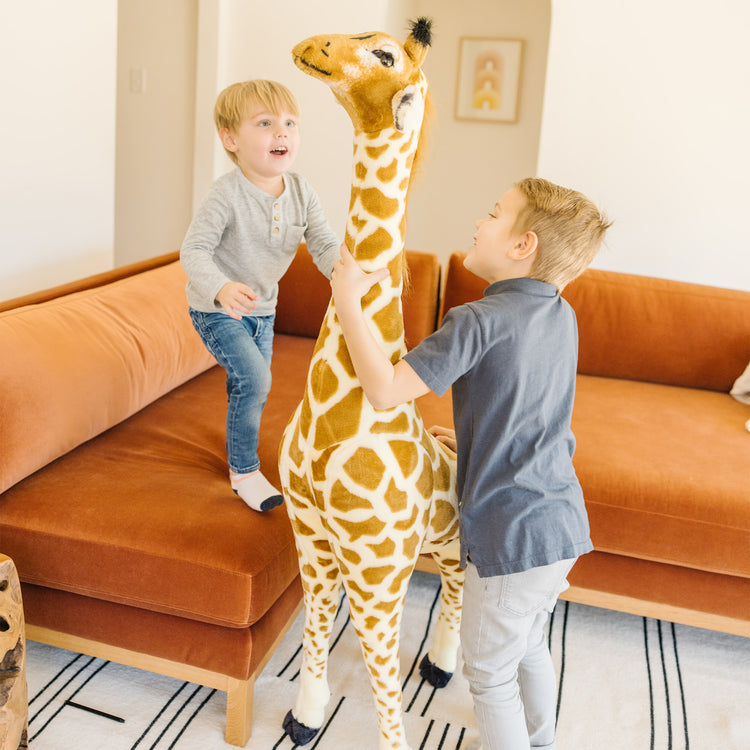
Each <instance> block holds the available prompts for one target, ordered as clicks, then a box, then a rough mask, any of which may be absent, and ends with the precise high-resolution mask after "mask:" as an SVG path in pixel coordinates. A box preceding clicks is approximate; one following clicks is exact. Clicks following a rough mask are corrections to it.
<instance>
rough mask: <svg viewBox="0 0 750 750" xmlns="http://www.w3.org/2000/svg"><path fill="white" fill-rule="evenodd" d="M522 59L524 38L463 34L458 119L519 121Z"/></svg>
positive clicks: (458, 86)
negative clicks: (475, 36)
mask: <svg viewBox="0 0 750 750" xmlns="http://www.w3.org/2000/svg"><path fill="white" fill-rule="evenodd" d="M522 62H523V40H522V39H478V38H474V37H462V38H461V40H460V41H459V60H458V85H457V87H456V119H458V120H480V121H485V122H516V121H517V119H518V99H519V94H520V88H521V65H522Z"/></svg>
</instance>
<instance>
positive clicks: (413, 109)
mask: <svg viewBox="0 0 750 750" xmlns="http://www.w3.org/2000/svg"><path fill="white" fill-rule="evenodd" d="M391 107H392V109H393V124H394V125H395V126H396V130H398V131H400V132H401V133H405V132H407V131H409V130H415V129H416V128H418V127H419V126H420V124H421V123H422V118H423V117H424V99H423V98H422V94H421V93H420V90H419V89H418V88H417V87H416V86H415V85H414V84H409V85H408V86H407V87H406V88H405V89H401V91H397V92H396V93H395V94H394V96H393V99H392V100H391Z"/></svg>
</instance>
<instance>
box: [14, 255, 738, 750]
mask: <svg viewBox="0 0 750 750" xmlns="http://www.w3.org/2000/svg"><path fill="white" fill-rule="evenodd" d="M407 257H408V261H409V267H410V271H411V286H410V288H409V290H408V292H407V293H406V295H405V299H404V317H405V328H406V338H407V345H409V346H413V345H414V344H416V343H418V342H419V341H420V340H421V339H422V338H423V337H424V336H425V335H427V334H429V333H430V332H431V331H433V330H434V329H435V327H436V326H437V324H438V321H439V319H440V315H441V314H442V313H444V311H446V310H448V309H450V307H452V306H454V305H456V304H461V303H462V302H465V301H468V300H471V299H476V298H478V297H479V296H481V294H482V290H483V287H484V284H483V282H481V281H480V280H479V279H478V278H477V277H475V276H473V275H472V274H470V273H469V272H468V271H466V270H465V269H464V268H463V265H462V259H463V256H462V255H461V254H455V255H454V256H452V257H451V259H450V261H449V263H448V265H447V268H446V269H445V274H444V279H443V280H442V282H441V280H440V274H441V270H440V265H439V263H438V261H437V258H436V256H434V255H432V254H429V253H417V252H409V253H408V256H407ZM184 284H185V277H184V274H183V272H182V270H181V268H180V266H179V264H178V263H177V262H176V255H175V254H172V255H168V256H163V257H160V258H156V259H154V260H152V261H148V262H145V263H140V264H135V265H133V266H129V267H126V268H123V269H119V270H115V271H112V272H109V273H106V274H101V275H99V276H96V277H91V278H89V279H84V280H82V281H81V282H75V283H73V284H69V285H66V286H63V287H59V288H56V289H53V290H48V291H46V292H42V293H39V294H34V295H29V296H28V297H24V298H20V299H17V300H11V301H9V302H6V303H0V350H1V351H2V352H3V357H2V359H0V383H2V390H1V391H0V446H2V448H1V453H0V455H1V456H2V458H1V459H0V493H1V494H0V552H3V553H4V554H6V555H8V556H10V557H11V558H13V560H14V562H15V565H16V567H17V569H18V573H19V577H20V579H21V582H22V590H23V595H24V607H25V615H26V622H27V635H28V637H29V638H32V639H34V640H38V641H42V642H45V643H50V644H53V645H58V646H61V647H64V648H70V649H73V650H76V651H80V652H83V653H87V654H91V655H94V656H99V657H102V658H106V659H111V660H113V661H118V662H120V663H124V664H130V665H132V666H137V667H140V668H144V669H150V670H153V671H157V672H160V673H163V674H167V675H171V676H174V677H178V678H180V679H186V680H190V681H192V682H196V683H200V684H205V685H209V686H212V687H216V688H218V689H220V690H224V691H226V692H227V730H226V738H227V740H228V741H229V742H231V743H233V744H238V745H244V744H245V742H246V741H247V739H248V737H249V735H250V730H251V719H252V697H253V683H254V681H255V678H256V677H257V675H258V674H259V673H260V671H261V670H262V668H263V666H264V664H265V663H266V661H267V659H268V658H269V657H270V654H271V653H272V652H273V649H274V647H275V645H276V644H277V643H278V641H279V640H280V639H281V638H282V637H283V635H284V633H285V632H286V630H287V628H288V627H289V625H290V624H291V622H292V621H293V620H294V617H295V616H296V614H297V612H298V611H299V608H300V607H301V601H302V599H301V587H300V583H299V575H298V568H297V558H296V553H295V550H294V541H293V538H292V534H291V531H290V528H289V523H288V520H287V517H286V512H285V510H284V509H283V507H282V508H277V509H274V510H273V511H271V512H269V513H267V514H257V513H254V512H252V511H250V510H249V509H247V508H246V507H245V506H244V504H243V503H242V502H240V501H239V500H238V499H237V498H236V496H234V495H233V493H232V492H231V490H229V484H228V481H227V464H226V452H225V447H224V438H225V427H224V419H225V414H226V394H225V386H224V373H223V370H221V369H220V368H219V367H217V366H216V365H215V363H214V362H213V360H212V359H211V358H210V357H209V355H208V354H207V353H206V352H205V350H204V349H203V346H202V344H201V342H200V340H199V339H198V337H197V334H195V332H194V331H193V330H192V327H191V325H190V321H189V319H188V316H187V309H186V303H185V297H184ZM441 287H442V293H441ZM329 296H330V287H329V285H328V282H327V280H326V279H324V278H323V277H322V276H321V275H320V274H319V273H318V272H317V270H316V269H315V267H314V266H313V264H312V260H311V259H310V256H309V255H308V254H307V253H306V251H304V249H301V250H300V252H299V253H298V255H297V258H296V259H295V261H294V263H293V264H292V267H291V268H290V270H289V271H288V272H287V274H286V276H285V277H284V278H283V279H282V282H281V284H280V293H279V306H278V312H277V318H276V337H275V341H274V356H273V365H272V373H273V385H272V390H271V394H270V396H269V400H268V404H267V406H266V408H265V411H264V414H263V422H262V425H261V445H260V455H261V462H262V465H263V467H264V470H265V471H266V472H267V473H268V475H269V477H270V478H271V479H272V480H273V481H276V480H277V469H276V459H277V450H278V444H279V440H280V438H281V434H282V432H283V429H284V427H285V425H286V422H287V420H288V418H289V416H290V415H291V413H292V411H293V409H294V408H295V407H296V405H297V403H298V401H299V399H300V397H301V395H302V393H303V389H304V383H305V379H306V374H307V367H308V363H309V360H310V357H311V354H312V349H313V346H314V341H315V337H316V336H317V332H318V327H319V324H320V321H321V320H322V317H323V314H324V311H325V307H326V305H327V302H328V298H329ZM565 296H566V297H567V299H568V300H569V301H570V303H571V304H572V305H573V307H574V309H575V311H576V314H577V317H578V322H579V331H580V357H579V377H578V388H577V395H576V403H575V408H574V415H573V429H574V432H575V435H576V440H577V449H576V454H575V457H574V461H575V465H576V470H577V472H578V475H579V477H580V480H581V484H582V485H583V490H584V495H585V498H586V503H587V507H588V512H589V517H590V520H591V532H592V539H593V541H594V545H595V548H596V549H595V551H594V552H592V553H590V554H588V555H585V556H584V557H582V558H581V559H580V560H579V562H578V563H577V565H576V566H575V568H574V569H573V572H572V574H571V587H570V589H569V590H568V591H567V592H566V593H565V594H564V596H565V597H566V598H568V599H570V600H573V601H578V602H582V603H586V604H592V605H596V606H602V607H608V608H613V609H618V610H622V611H626V612H632V613H635V614H639V615H644V616H654V617H660V618H664V619H668V620H672V621H675V622H681V623H686V624H690V625H696V626H700V627H706V628H712V629H716V630H722V631H726V632H730V633H737V634H741V635H745V636H748V635H750V434H749V433H748V432H747V431H746V430H745V427H744V424H745V422H746V421H747V420H748V418H750V406H748V405H746V404H742V403H739V402H738V401H736V400H734V399H733V398H732V397H731V396H730V395H728V392H729V390H730V388H731V386H732V383H733V381H734V379H735V378H737V377H738V376H739V375H740V373H742V371H743V369H744V368H745V366H746V365H747V363H748V361H750V293H746V292H738V291H731V290H725V289H716V288H712V287H706V286H699V285H694V284H684V283H680V282H673V281H664V280H658V279H652V278H648V277H638V276H629V275H624V274H617V273H612V272H606V271H595V270H589V271H587V272H586V273H585V274H584V275H583V276H582V277H581V278H580V279H578V280H577V281H575V282H574V283H573V284H571V285H570V286H569V287H568V288H567V289H566V290H565ZM419 406H420V409H421V411H422V414H423V417H424V421H425V423H426V424H427V425H431V424H444V425H449V424H451V421H452V420H451V403H450V396H449V394H447V395H445V396H443V397H442V398H437V397H436V396H434V395H432V394H429V395H427V396H425V397H423V398H421V399H419ZM419 567H421V568H423V569H427V570H429V569H430V563H429V561H428V560H426V559H424V558H423V559H422V560H421V561H420V564H419Z"/></svg>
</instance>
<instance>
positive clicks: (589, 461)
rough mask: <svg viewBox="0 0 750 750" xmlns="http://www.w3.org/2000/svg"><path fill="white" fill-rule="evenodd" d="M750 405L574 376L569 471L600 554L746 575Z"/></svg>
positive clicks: (749, 565)
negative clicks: (573, 470)
mask: <svg viewBox="0 0 750 750" xmlns="http://www.w3.org/2000/svg"><path fill="white" fill-rule="evenodd" d="M749 417H750V406H747V405H744V404H740V403H738V402H737V401H735V400H734V399H733V398H732V397H731V396H729V395H726V394H722V393H718V392H715V391H707V390H700V389H693V388H680V387H675V386H667V385H660V384H655V383H644V382H638V381H631V380H620V379H617V378H603V377H596V376H587V375H579V376H578V385H577V392H576V401H575V408H574V412H573V431H574V433H575V435H576V441H577V444H576V453H575V456H574V464H575V467H576V471H577V473H578V476H579V479H580V481H581V485H582V486H583V492H584V497H585V499H586V506H587V508H588V512H589V518H590V521H591V535H592V540H593V542H594V546H595V547H596V549H597V550H600V551H603V552H610V553H615V554H621V555H626V556H631V557H639V558H642V559H644V560H654V561H657V562H665V563H669V564H673V565H678V566H685V567H689V568H696V569H700V570H704V571H710V572H714V573H729V574H731V575H735V576H742V577H750V481H749V479H750V435H748V433H747V431H746V430H745V427H744V423H745V421H746V420H747V419H748V418H749Z"/></svg>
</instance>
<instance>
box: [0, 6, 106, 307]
mask: <svg viewBox="0 0 750 750" xmlns="http://www.w3.org/2000/svg"><path fill="white" fill-rule="evenodd" d="M116 30H117V0H67V1H66V2H64V3H60V2H57V0H26V1H25V2H19V3H14V2H3V3H2V5H0V92H1V93H0V165H1V166H0V299H6V298H8V297H13V296H16V295H20V294H25V293H26V292H31V291H34V290H37V289H42V288H44V287H48V286H53V285H55V284H59V283H63V282H65V281H69V280H72V279H76V278H79V277H81V276H85V275H88V274H91V273H95V272H98V271H101V270H104V269H106V268H111V267H112V260H113V232H114V229H113V226H114V170H115V156H114V149H115V57H116V46H117V45H116Z"/></svg>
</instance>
